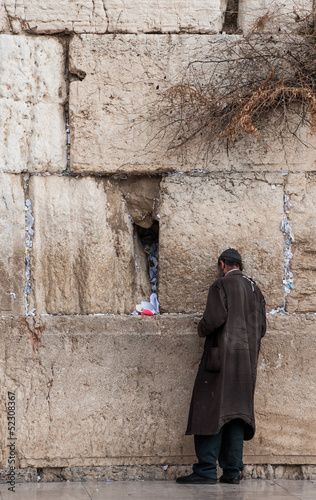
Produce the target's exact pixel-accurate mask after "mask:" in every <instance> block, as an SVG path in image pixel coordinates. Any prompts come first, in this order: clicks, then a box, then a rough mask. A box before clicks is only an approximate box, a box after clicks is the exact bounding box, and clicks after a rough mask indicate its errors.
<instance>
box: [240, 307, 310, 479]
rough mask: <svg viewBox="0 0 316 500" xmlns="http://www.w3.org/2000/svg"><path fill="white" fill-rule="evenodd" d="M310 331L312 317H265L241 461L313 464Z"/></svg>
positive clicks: (281, 315) (284, 315)
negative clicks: (250, 430) (251, 430)
mask: <svg viewBox="0 0 316 500" xmlns="http://www.w3.org/2000/svg"><path fill="white" fill-rule="evenodd" d="M315 331H316V318H315V316H314V315H303V314H302V315H291V316H289V315H286V314H280V315H270V316H269V317H268V333H267V334H266V337H265V338H264V341H263V343H262V349H261V355H260V358H259V363H258V383H257V391H256V398H255V413H256V422H257V431H256V435H255V438H254V439H253V440H252V441H250V442H249V443H246V447H245V456H246V459H247V463H262V464H277V463H280V464H289V465H290V464H294V465H295V464H304V463H305V464H307V465H308V464H314V463H315V460H316V440H315V436H316V432H315V431H316V428H315V412H314V401H315V399H316V382H315V381H316V365H315V362H314V359H315V355H316V335H315ZM303 456H305V460H304V459H303V458H302V457H303ZM305 472H306V471H305Z"/></svg>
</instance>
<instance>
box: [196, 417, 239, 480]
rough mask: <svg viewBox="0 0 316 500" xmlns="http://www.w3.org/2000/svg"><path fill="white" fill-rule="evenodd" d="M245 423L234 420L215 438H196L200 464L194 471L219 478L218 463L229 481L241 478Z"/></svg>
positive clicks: (198, 436) (204, 475)
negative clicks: (217, 472)
mask: <svg viewBox="0 0 316 500" xmlns="http://www.w3.org/2000/svg"><path fill="white" fill-rule="evenodd" d="M244 426H245V424H244V421H243V420H241V419H234V420H231V421H230V422H228V423H227V424H225V425H224V426H223V427H222V428H221V430H220V431H219V433H218V434H216V435H214V436H200V435H195V436H194V444H195V453H196V456H197V458H198V463H197V464H194V465H193V471H194V472H195V473H196V474H199V475H200V476H203V477H209V478H212V479H216V478H217V474H216V461H218V462H219V465H220V467H221V468H222V469H223V475H224V476H225V477H227V478H229V479H233V478H235V477H239V475H240V472H241V471H242V470H243V467H244V465H243V461H242V455H243V446H244Z"/></svg>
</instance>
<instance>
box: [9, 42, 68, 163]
mask: <svg viewBox="0 0 316 500" xmlns="http://www.w3.org/2000/svg"><path fill="white" fill-rule="evenodd" d="M0 59H1V66H0V69H1V70H0V150H1V156H0V170H1V171H7V172H21V171H29V172H38V171H43V170H45V171H46V170H50V171H53V172H55V171H62V170H64V169H65V168H66V132H65V120H64V108H63V106H64V103H65V100H66V83H65V76H64V71H65V57H64V49H63V46H62V44H61V43H60V42H59V41H58V40H57V39H53V38H42V37H37V38H36V37H26V36H12V35H0Z"/></svg>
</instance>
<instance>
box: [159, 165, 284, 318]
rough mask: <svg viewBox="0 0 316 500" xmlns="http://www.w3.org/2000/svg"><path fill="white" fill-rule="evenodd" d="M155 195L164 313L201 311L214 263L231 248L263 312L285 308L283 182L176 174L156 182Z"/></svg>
mask: <svg viewBox="0 0 316 500" xmlns="http://www.w3.org/2000/svg"><path fill="white" fill-rule="evenodd" d="M161 191H162V194H161V222H160V242H159V300H160V304H161V310H162V311H167V312H178V313H179V312H194V311H203V310H204V307H205V304H206V299H207V293H208V289H209V286H210V285H211V283H212V282H213V281H214V279H216V274H217V259H218V256H219V255H220V253H221V252H222V251H223V250H225V249H226V248H229V247H234V248H237V249H238V250H239V251H240V253H241V255H242V257H243V259H244V263H245V269H244V271H245V273H246V274H248V276H249V277H251V278H253V279H254V280H255V281H256V282H257V284H258V285H259V286H260V288H261V290H262V292H263V293H264V295H265V298H266V302H267V310H268V311H269V310H270V309H271V308H272V307H277V306H282V305H283V301H284V291H283V284H282V280H283V273H284V268H283V235H282V232H281V230H280V224H281V221H282V216H283V176H282V175H281V174H265V175H264V174H262V175H259V174H243V175H242V174H236V173H235V174H229V175H228V174H212V175H205V174H203V175H191V176H189V175H182V174H176V175H174V176H170V177H166V178H164V179H163V180H162V183H161ZM267 222H268V223H267Z"/></svg>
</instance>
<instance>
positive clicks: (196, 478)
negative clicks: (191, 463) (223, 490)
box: [176, 472, 217, 484]
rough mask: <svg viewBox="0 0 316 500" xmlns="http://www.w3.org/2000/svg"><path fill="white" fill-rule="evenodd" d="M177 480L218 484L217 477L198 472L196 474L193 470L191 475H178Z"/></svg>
mask: <svg viewBox="0 0 316 500" xmlns="http://www.w3.org/2000/svg"><path fill="white" fill-rule="evenodd" d="M176 482H177V483H180V484H216V483H217V479H212V478H210V477H203V476H199V475H198V474H195V472H192V474H190V475H189V476H181V477H178V478H177V479H176Z"/></svg>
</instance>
